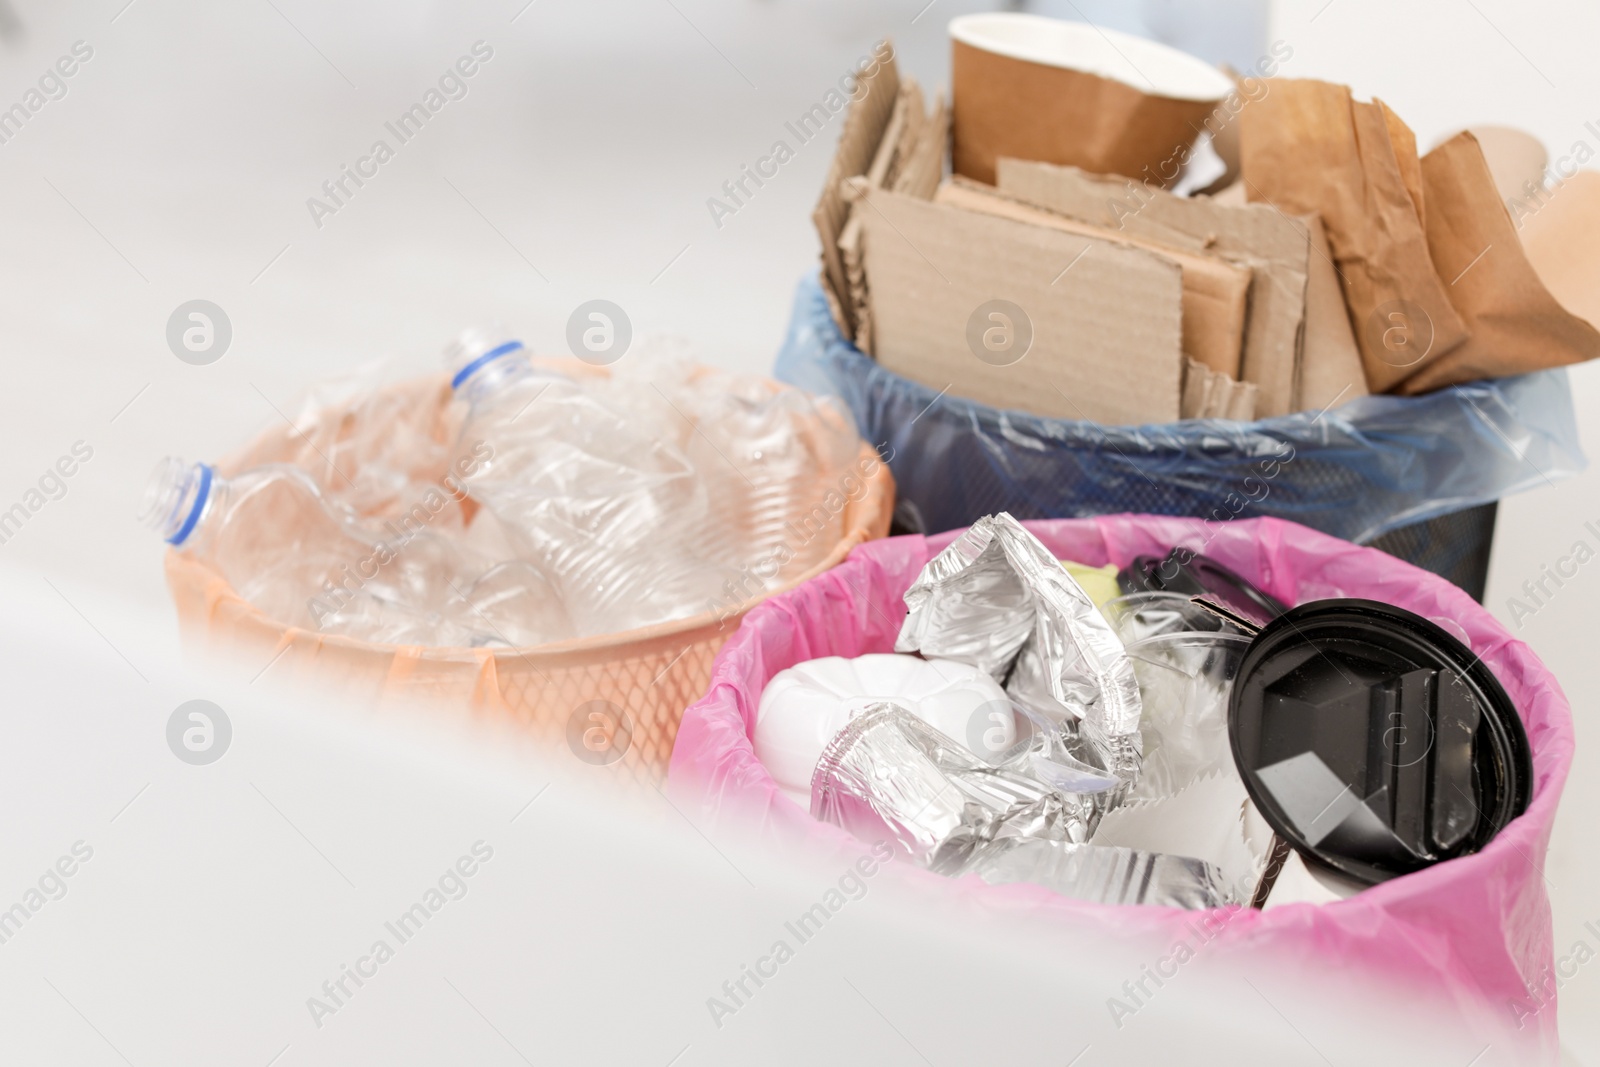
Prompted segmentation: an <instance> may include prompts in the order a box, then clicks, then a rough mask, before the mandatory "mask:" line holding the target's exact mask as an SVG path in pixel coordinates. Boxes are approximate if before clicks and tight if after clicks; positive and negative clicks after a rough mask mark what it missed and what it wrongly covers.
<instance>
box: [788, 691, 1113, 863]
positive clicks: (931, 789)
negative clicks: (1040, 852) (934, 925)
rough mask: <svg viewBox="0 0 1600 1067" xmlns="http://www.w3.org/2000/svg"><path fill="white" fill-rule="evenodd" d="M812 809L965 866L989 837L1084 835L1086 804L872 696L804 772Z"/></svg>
mask: <svg viewBox="0 0 1600 1067" xmlns="http://www.w3.org/2000/svg"><path fill="white" fill-rule="evenodd" d="M811 814H812V816H813V817H815V818H817V819H820V820H822V821H823V822H831V823H834V824H835V825H838V826H842V827H844V828H845V829H846V830H849V831H850V832H851V833H853V834H855V835H856V836H857V837H861V838H863V839H865V840H872V839H874V838H882V837H884V836H887V837H888V838H889V840H891V841H893V842H894V843H895V844H896V845H897V846H898V848H899V850H900V851H901V852H903V853H905V854H906V855H907V856H908V857H909V858H910V859H911V860H912V861H913V862H916V863H918V864H921V865H922V866H925V867H927V868H929V869H930V870H934V871H938V872H940V873H943V874H955V873H959V872H960V871H962V870H963V869H965V867H966V865H967V863H968V861H969V860H970V858H971V855H972V853H973V852H974V851H975V850H976V849H978V848H980V847H981V846H983V845H984V844H985V843H986V842H988V841H991V840H995V839H997V838H1008V837H1022V836H1035V835H1037V836H1043V837H1048V838H1051V839H1056V840H1063V841H1083V840H1086V839H1087V838H1088V836H1089V831H1090V829H1091V826H1090V817H1091V814H1092V805H1090V804H1087V803H1085V802H1084V801H1083V800H1082V799H1081V798H1077V797H1072V796H1068V795H1063V794H1061V793H1058V792H1056V791H1055V790H1053V789H1051V788H1049V787H1048V786H1046V785H1044V784H1042V783H1041V782H1038V781H1036V780H1035V779H1033V778H1031V777H1029V776H1027V775H1024V774H1019V773H1017V772H1016V771H1012V770H1007V769H1004V768H1001V767H992V766H990V765H989V764H987V763H984V762H983V761H982V760H980V759H979V758H978V757H976V756H974V755H973V754H972V752H971V751H969V750H968V749H966V748H964V747H962V746H961V745H959V744H957V743H956V742H954V741H952V740H950V739H949V738H948V737H946V736H945V735H944V734H942V733H940V732H939V731H938V730H935V729H934V728H933V727H931V726H929V725H928V724H927V723H925V722H923V721H922V720H921V719H919V718H917V717H916V716H915V715H913V714H911V713H910V712H909V711H907V710H905V709H904V708H902V707H900V706H899V705H898V704H890V703H881V704H873V705H871V706H870V707H868V708H867V709H866V710H864V711H863V712H862V713H861V714H860V715H858V716H856V717H855V718H854V719H852V720H851V721H850V723H849V725H847V726H845V728H844V729H842V730H840V731H839V732H838V733H837V734H835V735H834V738H833V740H832V741H830V742H829V743H828V747H827V748H826V749H825V750H824V751H823V753H822V758H821V759H820V760H818V761H817V769H816V771H815V772H814V773H813V774H812V776H811Z"/></svg>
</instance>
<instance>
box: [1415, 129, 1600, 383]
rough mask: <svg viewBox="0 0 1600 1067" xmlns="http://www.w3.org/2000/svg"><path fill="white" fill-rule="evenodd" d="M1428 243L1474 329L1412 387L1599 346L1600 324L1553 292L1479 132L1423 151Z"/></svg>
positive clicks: (1556, 363) (1497, 372) (1547, 362)
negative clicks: (1528, 249) (1503, 195)
mask: <svg viewBox="0 0 1600 1067" xmlns="http://www.w3.org/2000/svg"><path fill="white" fill-rule="evenodd" d="M1422 177H1423V181H1424V183H1425V185H1426V190H1427V198H1428V216H1427V217H1428V247H1429V249H1430V250H1431V252H1432V255H1433V262H1434V265H1435V266H1436V267H1437V268H1438V269H1439V273H1440V277H1442V278H1444V279H1445V281H1446V285H1447V291H1448V293H1449V296H1450V300H1451V302H1452V304H1453V305H1454V307H1455V309H1456V311H1457V312H1459V313H1460V315H1461V317H1462V318H1463V319H1464V320H1465V321H1466V323H1467V325H1468V328H1469V329H1470V331H1471V336H1470V337H1468V338H1467V340H1465V341H1464V342H1462V343H1461V344H1460V345H1457V346H1455V347H1453V348H1450V349H1447V350H1445V351H1444V352H1442V353H1440V354H1438V355H1437V356H1432V357H1430V358H1428V359H1426V360H1424V361H1422V362H1421V363H1420V364H1419V366H1418V369H1417V370H1416V371H1415V373H1413V374H1412V375H1411V376H1410V377H1408V378H1406V379H1405V381H1404V382H1402V383H1401V385H1400V389H1399V391H1400V392H1402V393H1406V394H1415V393H1425V392H1429V391H1431V390H1434V389H1439V388H1442V387H1444V386H1447V385H1456V384H1458V383H1460V382H1470V381H1476V380H1478V379H1479V378H1502V377H1507V376H1509V375H1513V374H1525V373H1527V372H1529V371H1535V370H1543V369H1545V368H1547V367H1562V366H1566V365H1568V364H1571V363H1578V362H1581V361H1583V360H1587V359H1593V358H1594V357H1595V356H1597V355H1600V330H1596V329H1595V327H1594V326H1592V325H1590V324H1589V323H1588V322H1585V321H1584V320H1583V319H1581V318H1579V317H1577V316H1576V315H1574V314H1572V313H1571V312H1570V311H1568V310H1567V309H1566V308H1564V307H1562V306H1561V304H1560V303H1559V302H1558V301H1557V300H1556V298H1555V297H1554V296H1552V295H1551V293H1550V291H1549V290H1548V289H1546V288H1545V286H1544V283H1543V282H1542V281H1540V279H1539V275H1538V273H1537V272H1536V271H1535V270H1534V268H1533V266H1532V264H1531V263H1529V261H1528V257H1527V254H1526V253H1525V252H1524V251H1523V249H1522V243H1521V241H1520V240H1519V239H1518V237H1517V231H1516V228H1515V227H1514V226H1512V224H1511V216H1510V215H1509V214H1508V213H1507V211H1506V207H1505V204H1504V203H1502V202H1501V200H1500V193H1499V190H1497V189H1496V188H1495V184H1494V176H1493V175H1492V174H1491V173H1490V172H1489V164H1488V163H1487V162H1485V160H1484V158H1483V152H1482V151H1481V150H1480V149H1479V148H1478V141H1477V138H1475V137H1474V136H1473V135H1472V134H1470V133H1460V134H1457V135H1456V136H1454V137H1452V138H1451V139H1450V140H1448V141H1446V142H1445V143H1444V144H1442V145H1440V146H1439V147H1437V148H1435V149H1434V150H1433V151H1431V152H1429V153H1428V154H1427V155H1426V156H1424V157H1423V160H1422Z"/></svg>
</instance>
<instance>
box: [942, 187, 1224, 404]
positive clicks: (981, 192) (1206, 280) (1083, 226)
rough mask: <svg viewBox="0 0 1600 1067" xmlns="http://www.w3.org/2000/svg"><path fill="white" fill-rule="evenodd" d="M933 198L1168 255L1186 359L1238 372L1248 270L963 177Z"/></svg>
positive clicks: (991, 213) (1222, 370)
mask: <svg viewBox="0 0 1600 1067" xmlns="http://www.w3.org/2000/svg"><path fill="white" fill-rule="evenodd" d="M934 200H935V201H936V202H938V203H941V204H950V205H952V206H954V207H959V208H964V209H966V210H968V211H983V212H986V213H988V214H990V215H998V216H1000V217H1001V218H1008V219H1015V220H1016V221H1018V222H1027V223H1032V224H1034V225H1036V226H1050V227H1053V228H1055V229H1058V230H1060V231H1062V232H1063V233H1076V234H1081V235H1083V236H1085V237H1097V238H1100V239H1101V240H1106V241H1114V242H1117V243H1119V244H1125V245H1129V246H1131V247H1134V248H1144V249H1147V250H1148V251H1151V252H1154V253H1156V254H1157V255H1161V256H1165V257H1166V258H1168V259H1170V260H1172V261H1173V262H1175V263H1177V264H1178V267H1179V268H1180V269H1181V270H1182V271H1183V352H1184V355H1186V356H1190V357H1192V358H1194V359H1196V360H1198V361H1199V362H1201V363H1203V364H1205V365H1206V366H1207V367H1210V368H1211V369H1212V370H1214V371H1217V372H1219V373H1221V374H1224V375H1227V376H1229V377H1230V378H1231V377H1233V376H1234V375H1237V374H1238V373H1239V350H1240V345H1241V343H1242V341H1243V339H1244V322H1245V301H1246V299H1247V298H1248V296H1249V293H1250V271H1249V269H1248V268H1243V267H1238V266H1235V265H1234V264H1231V263H1228V262H1226V261H1224V260H1221V259H1217V258H1216V257H1214V256H1208V255H1205V254H1204V253H1202V252H1195V251H1188V250H1184V249H1179V248H1174V247H1171V246H1164V245H1162V244H1160V243H1159V242H1156V241H1151V240H1147V239H1142V238H1139V237H1137V236H1134V235H1131V234H1128V233H1123V232H1119V231H1117V230H1111V229H1106V228H1104V227H1099V226H1091V225H1090V224H1088V223H1085V222H1080V221H1077V220H1075V219H1071V218H1068V217H1067V216H1065V215H1058V214H1056V213H1054V212H1051V211H1046V210H1044V209H1043V208H1038V207H1034V206H1033V205H1031V204H1027V203H1024V202H1023V201H1021V200H1018V199H1016V198H1014V197H1010V196H1006V195H1005V194H1004V193H1001V192H997V191H996V190H994V189H993V188H992V187H989V186H982V185H978V184H977V183H975V182H971V181H968V180H967V179H964V178H960V177H957V178H955V179H954V180H952V181H950V182H948V183H946V184H945V185H943V186H941V187H940V188H939V191H938V193H937V194H936V195H935V197H934Z"/></svg>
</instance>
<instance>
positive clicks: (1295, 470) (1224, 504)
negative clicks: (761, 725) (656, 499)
mask: <svg viewBox="0 0 1600 1067" xmlns="http://www.w3.org/2000/svg"><path fill="white" fill-rule="evenodd" d="M776 375H777V377H778V378H779V379H781V380H783V381H786V382H790V383H792V384H794V385H798V386H800V387H801V388H803V389H806V390H809V391H811V392H813V393H819V394H829V395H834V396H838V397H839V398H841V399H842V400H843V401H844V402H845V403H846V404H848V405H849V407H850V409H851V410H852V411H853V412H854V414H855V418H856V423H857V425H858V427H859V428H860V431H861V435H862V436H863V437H864V438H866V440H867V441H868V442H870V443H872V444H874V445H877V446H878V448H879V451H880V453H881V454H883V455H884V456H885V458H886V459H887V460H888V463H889V467H890V469H891V470H892V471H893V473H894V477H895V482H896V484H897V486H898V490H899V503H898V504H897V506H896V512H895V514H896V519H897V523H898V526H899V528H900V529H901V530H902V531H908V532H935V531H940V530H948V529H953V528H956V527H962V526H968V525H971V524H972V523H973V522H974V521H975V520H977V519H978V518H979V517H981V516H983V515H987V514H991V513H993V512H997V511H1009V512H1010V513H1011V514H1013V515H1015V516H1017V517H1018V518H1076V517H1083V516H1089V515H1103V514H1112V513H1116V512H1130V511H1131V512H1150V513H1156V514H1164V515H1188V516H1193V517H1197V518H1210V519H1215V520H1219V521H1225V520H1228V519H1232V518H1236V517H1254V516H1260V515H1271V516H1275V517H1277V518H1283V519H1292V520H1294V521H1296V522H1299V523H1303V524H1305V525H1306V526H1310V527H1313V528H1314V529H1318V530H1321V531H1323V532H1325V533H1329V534H1333V535H1334V536H1336V537H1342V538H1345V539H1346V540H1349V541H1354V542H1356V543H1358V544H1367V545H1372V546H1374V547H1377V548H1380V549H1383V550H1384V551H1387V552H1389V553H1391V554H1393V555H1395V556H1398V557H1399V558H1401V559H1404V560H1406V561H1408V562H1410V563H1414V564H1416V565H1417V566H1419V567H1422V568H1424V569H1426V570H1429V571H1432V572H1434V573H1435V574H1439V575H1442V576H1443V577H1445V578H1447V579H1449V580H1450V581H1452V582H1454V583H1455V584H1456V585H1457V586H1459V587H1460V588H1462V589H1464V590H1466V591H1467V592H1468V593H1470V594H1472V595H1473V596H1474V597H1475V598H1477V599H1478V600H1482V599H1483V591H1484V583H1485V579H1486V577H1487V572H1488V566H1489V547H1490V544H1491V541H1492V539H1493V536H1494V524H1495V509H1496V503H1497V501H1498V500H1499V499H1500V498H1501V497H1503V496H1506V495H1509V494H1511V493H1515V492H1519V491H1521V490H1523V489H1529V488H1534V487H1537V486H1541V485H1548V484H1551V483H1553V482H1555V481H1556V480H1557V479H1559V478H1564V477H1567V476H1569V475H1572V474H1575V473H1577V472H1578V471H1580V470H1582V469H1583V468H1584V466H1585V460H1584V457H1583V453H1582V450H1581V449H1580V447H1579V444H1578V431H1577V425H1576V421H1575V419H1574V416H1573V410H1572V393H1571V389H1570V387H1569V385H1568V382H1567V376H1566V372H1565V371H1564V370H1553V371H1541V372H1539V373H1535V374H1526V375H1521V376H1519V377H1515V378H1500V379H1494V380H1489V381H1481V382H1473V383H1470V384H1467V385H1458V386H1453V387H1451V388H1448V389H1442V390H1439V391H1438V392H1434V393H1429V394H1426V395H1424V396H1417V397H1400V396H1366V397H1360V398H1358V399H1355V400H1352V401H1349V402H1348V403H1345V404H1343V405H1341V406H1339V407H1337V408H1333V409H1331V410H1327V411H1322V412H1316V411H1308V412H1301V413H1299V414H1295V415H1284V416H1278V417H1274V418H1269V419H1260V420H1257V421H1255V422H1229V421H1225V420H1219V419H1191V420H1186V421H1183V422H1175V423H1168V424H1164V425H1150V426H1102V425H1099V424H1098V423H1093V422H1087V421H1077V420H1064V419H1051V418H1044V417H1042V416H1038V415H1030V414H1027V413H1025V412H1019V411H1002V410H998V409H996V408H991V407H988V406H986V405H984V404H979V403H976V402H974V401H971V400H965V399H962V398H960V397H956V396H951V395H950V394H949V393H947V392H946V393H941V392H940V391H939V390H938V389H933V388H929V387H928V386H925V385H922V384H921V383H918V382H913V381H910V380H909V379H906V378H903V377H901V376H900V375H898V374H895V373H893V372H891V371H888V370H885V369H884V368H883V367H881V366H879V365H878V363H877V362H876V361H874V360H873V359H872V358H871V357H869V356H867V355H865V354H864V353H862V352H861V351H860V350H859V349H858V348H856V347H855V346H854V345H853V344H851V343H850V342H849V341H848V340H847V339H846V338H845V337H844V336H843V335H842V334H841V333H840V332H839V328H838V326H837V325H836V324H835V323H834V320H833V316H832V314H831V313H830V311H829V309H828V304H827V299H826V298H825V297H824V296H823V293H822V289H821V286H820V285H819V284H818V282H817V278H816V275H815V274H812V275H811V276H809V277H807V278H806V279H805V280H804V281H803V282H801V284H800V288H799V292H798V293H797V295H796V298H795V305H794V312H793V317H792V319H791V321H790V324H789V331H788V336H787V337H786V338H785V339H784V345H783V350H782V352H781V353H780V354H779V356H778V362H777V367H776ZM1053 384H1054V385H1055V386H1058V387H1060V388H1062V389H1063V390H1064V391H1066V392H1068V393H1069V395H1070V392H1071V385H1072V383H1071V382H1070V381H1057V382H1055V383H1053ZM1041 386H1042V387H1048V383H1045V382H1041Z"/></svg>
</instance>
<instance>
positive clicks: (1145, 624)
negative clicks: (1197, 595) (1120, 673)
mask: <svg viewBox="0 0 1600 1067" xmlns="http://www.w3.org/2000/svg"><path fill="white" fill-rule="evenodd" d="M1100 614H1102V615H1104V616H1105V617H1106V621H1107V622H1109V623H1111V628H1112V629H1113V630H1115V631H1116V632H1117V636H1118V637H1120V638H1122V643H1123V644H1124V645H1131V644H1133V643H1134V642H1136V641H1143V640H1144V639H1145V638H1147V637H1158V636H1160V635H1162V634H1180V633H1232V634H1239V633H1243V632H1244V631H1243V630H1242V629H1241V628H1240V627H1238V626H1236V625H1234V624H1233V623H1232V622H1229V621H1228V620H1226V619H1224V618H1223V617H1222V616H1220V615H1218V614H1216V613H1215V612H1212V611H1208V610H1206V609H1205V608H1203V607H1201V606H1200V605H1199V604H1196V603H1195V602H1194V600H1193V599H1192V598H1191V597H1189V596H1187V595H1186V594H1183V593H1165V592H1162V593H1128V594H1126V595H1125V596H1119V597H1117V598H1115V599H1113V600H1108V601H1106V602H1105V603H1104V604H1101V605H1100Z"/></svg>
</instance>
